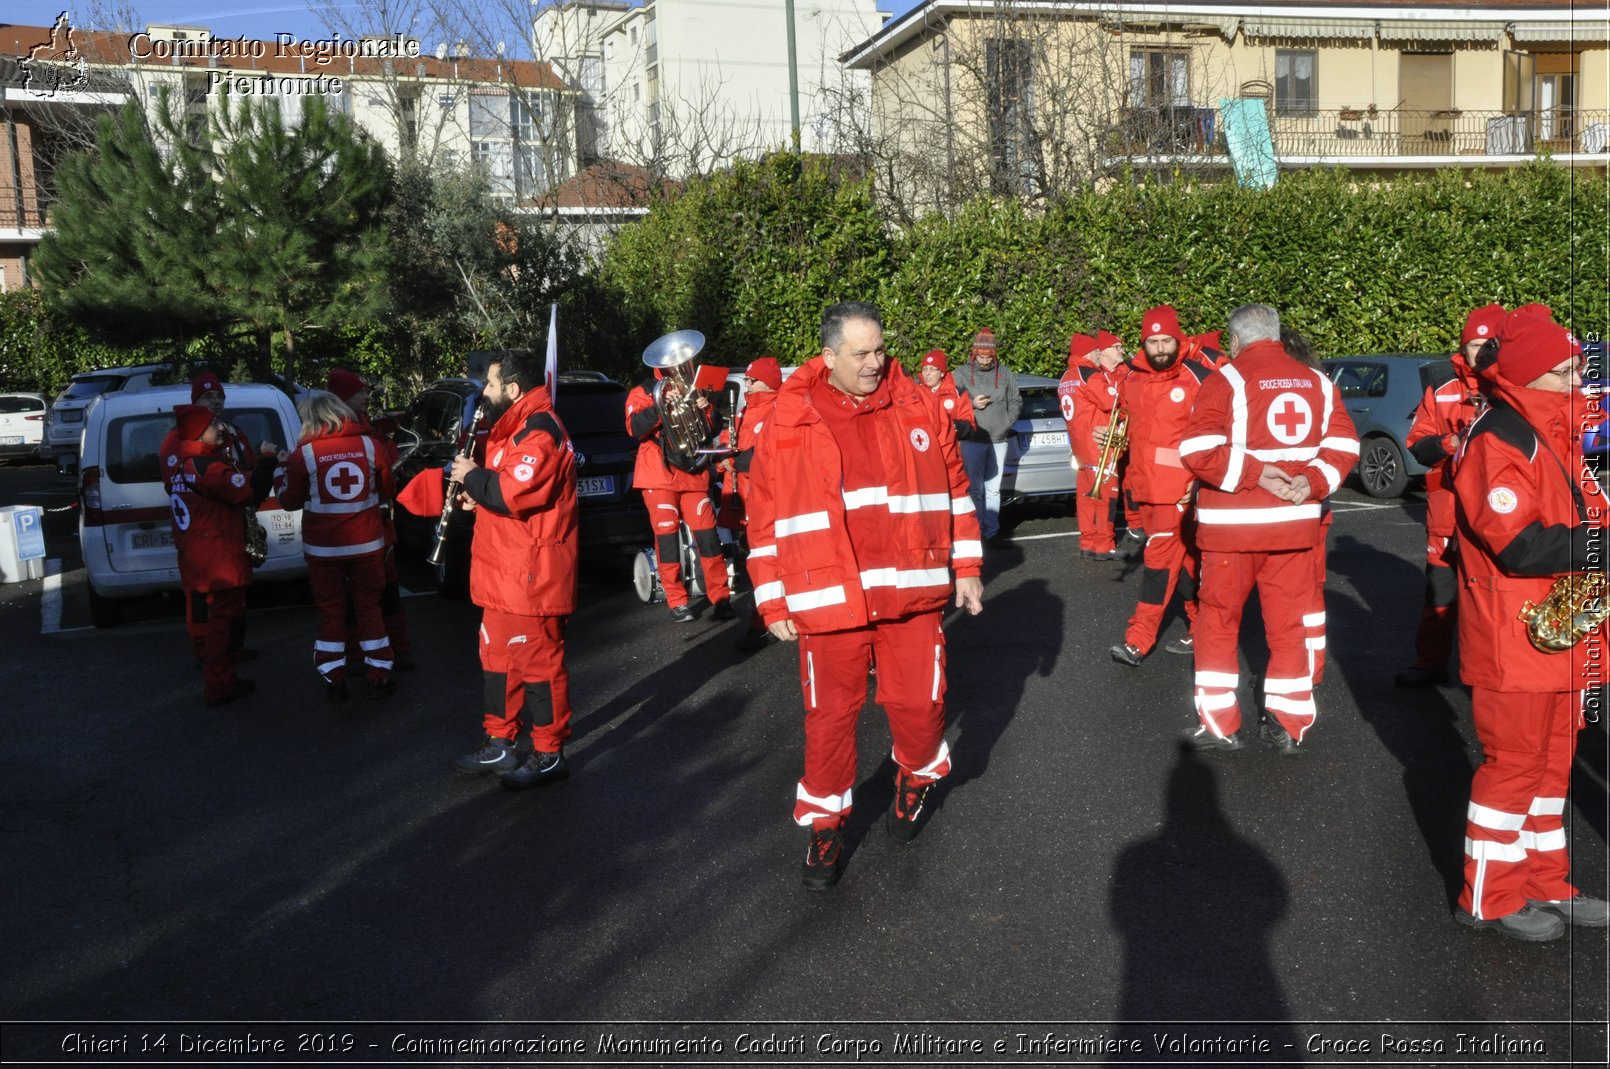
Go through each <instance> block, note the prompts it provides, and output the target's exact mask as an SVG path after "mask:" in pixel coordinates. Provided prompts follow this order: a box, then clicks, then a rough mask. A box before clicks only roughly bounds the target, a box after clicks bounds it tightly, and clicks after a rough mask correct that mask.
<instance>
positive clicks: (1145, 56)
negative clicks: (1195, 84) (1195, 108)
mask: <svg viewBox="0 0 1610 1069" xmlns="http://www.w3.org/2000/svg"><path fill="white" fill-rule="evenodd" d="M1190 70H1191V67H1190V55H1189V53H1186V52H1182V51H1164V50H1161V49H1139V48H1137V49H1135V50H1134V51H1132V52H1130V54H1129V106H1130V107H1132V108H1168V107H1183V106H1185V105H1188V104H1190V102H1191V74H1190Z"/></svg>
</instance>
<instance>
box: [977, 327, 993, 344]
mask: <svg viewBox="0 0 1610 1069" xmlns="http://www.w3.org/2000/svg"><path fill="white" fill-rule="evenodd" d="M973 348H974V349H994V348H995V332H994V331H993V330H991V329H989V328H988V327H985V328H984V329H983V330H981V331H979V332H978V333H977V334H974V335H973Z"/></svg>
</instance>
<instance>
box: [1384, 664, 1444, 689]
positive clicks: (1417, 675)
mask: <svg viewBox="0 0 1610 1069" xmlns="http://www.w3.org/2000/svg"><path fill="white" fill-rule="evenodd" d="M1446 682H1448V673H1447V672H1436V671H1432V670H1431V669H1428V668H1421V667H1419V666H1418V665H1416V666H1414V667H1412V668H1405V669H1404V670H1403V671H1401V672H1399V673H1398V674H1397V675H1395V676H1393V677H1392V685H1393V686H1397V687H1440V686H1442V684H1444V683H1446Z"/></svg>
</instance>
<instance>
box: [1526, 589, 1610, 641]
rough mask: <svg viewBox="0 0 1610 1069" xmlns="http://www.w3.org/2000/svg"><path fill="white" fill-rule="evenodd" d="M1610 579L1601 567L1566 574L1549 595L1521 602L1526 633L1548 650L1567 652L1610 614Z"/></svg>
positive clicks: (1550, 590)
mask: <svg viewBox="0 0 1610 1069" xmlns="http://www.w3.org/2000/svg"><path fill="white" fill-rule="evenodd" d="M1607 593H1610V580H1607V579H1606V578H1605V573H1604V572H1601V571H1593V572H1583V573H1581V574H1579V575H1562V576H1560V577H1559V578H1558V579H1556V580H1555V581H1554V586H1553V587H1551V588H1550V589H1549V592H1548V596H1547V597H1545V598H1544V599H1543V600H1542V601H1540V602H1538V603H1537V604H1535V605H1534V604H1532V603H1531V602H1529V601H1528V602H1526V603H1525V604H1524V605H1522V606H1521V615H1520V619H1521V622H1522V623H1524V624H1525V625H1526V637H1527V638H1529V639H1531V640H1532V645H1533V646H1536V647H1537V648H1538V649H1539V650H1541V651H1543V652H1544V653H1564V652H1565V651H1566V650H1568V649H1570V648H1571V647H1572V646H1575V645H1576V644H1577V643H1578V642H1581V641H1582V640H1583V639H1584V638H1586V637H1587V635H1588V633H1589V632H1590V631H1592V630H1593V629H1594V628H1596V627H1599V626H1600V625H1602V624H1603V623H1604V621H1605V618H1606V617H1607V616H1610V600H1607V599H1606V597H1605V595H1606V594H1607Z"/></svg>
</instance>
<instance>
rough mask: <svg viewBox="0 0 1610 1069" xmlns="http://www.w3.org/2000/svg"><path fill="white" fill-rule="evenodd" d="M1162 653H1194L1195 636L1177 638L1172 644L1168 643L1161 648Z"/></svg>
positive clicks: (1187, 635)
mask: <svg viewBox="0 0 1610 1069" xmlns="http://www.w3.org/2000/svg"><path fill="white" fill-rule="evenodd" d="M1163 652H1164V653H1195V652H1196V636H1195V635H1190V634H1186V635H1181V636H1180V637H1179V638H1177V639H1175V640H1174V641H1173V642H1170V643H1169V644H1168V645H1166V646H1164V647H1163Z"/></svg>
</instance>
